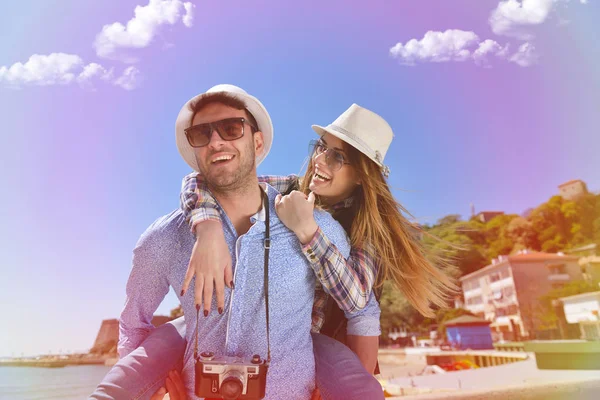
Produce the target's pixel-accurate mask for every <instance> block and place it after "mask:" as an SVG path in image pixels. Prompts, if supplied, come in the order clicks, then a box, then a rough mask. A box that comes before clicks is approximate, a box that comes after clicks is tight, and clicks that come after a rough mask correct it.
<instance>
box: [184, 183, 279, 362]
mask: <svg viewBox="0 0 600 400" xmlns="http://www.w3.org/2000/svg"><path fill="white" fill-rule="evenodd" d="M260 192H261V193H262V199H263V207H264V209H265V239H264V241H263V247H264V250H265V262H264V282H263V286H264V289H265V311H266V317H267V365H269V364H271V341H270V334H269V250H270V249H271V230H270V227H271V221H270V220H269V196H268V195H267V193H266V192H265V191H264V190H263V189H262V188H260ZM199 321H200V309H199V308H198V309H197V310H196V340H195V343H194V359H197V358H198V324H199Z"/></svg>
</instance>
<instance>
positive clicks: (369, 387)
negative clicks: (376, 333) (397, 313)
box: [89, 317, 383, 400]
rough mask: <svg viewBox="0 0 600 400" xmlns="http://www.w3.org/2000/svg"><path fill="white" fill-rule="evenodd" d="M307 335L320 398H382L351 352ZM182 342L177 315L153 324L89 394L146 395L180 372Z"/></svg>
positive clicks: (99, 399) (100, 397) (119, 398)
mask: <svg viewBox="0 0 600 400" xmlns="http://www.w3.org/2000/svg"><path fill="white" fill-rule="evenodd" d="M312 339H313V349H314V353H315V366H316V375H317V376H316V383H317V387H318V388H319V390H320V392H321V396H322V397H323V400H338V399H339V400H364V399H368V400H379V399H383V390H382V388H381V385H380V384H379V382H377V380H376V379H375V378H374V377H373V375H371V374H369V373H368V372H367V370H366V369H365V368H364V367H363V366H362V364H361V362H360V360H359V359H358V357H357V356H356V354H354V352H353V351H352V350H350V349H349V348H348V347H346V346H345V345H343V344H342V343H340V342H338V341H337V340H335V339H332V338H330V337H328V336H325V335H321V334H318V333H317V334H313V335H312ZM185 346H186V342H185V322H184V320H183V317H182V318H178V319H176V320H174V321H171V322H169V323H166V324H164V325H162V326H160V327H158V328H156V329H155V330H154V331H152V333H151V334H150V335H149V336H148V337H147V338H146V340H144V342H142V344H141V345H140V347H138V348H137V349H135V350H134V351H132V352H131V353H130V354H128V355H127V356H126V357H124V358H122V359H121V360H119V362H118V363H117V364H115V366H114V367H113V368H112V369H111V370H110V371H109V372H108V374H106V376H105V377H104V379H103V380H102V382H101V383H100V385H98V387H97V388H96V390H95V391H94V393H93V394H92V395H91V396H90V397H89V398H90V399H95V400H109V399H115V400H125V399H135V400H148V399H150V397H151V396H152V395H153V394H154V392H156V391H157V390H158V389H159V388H160V387H162V386H164V385H165V378H166V377H167V373H168V372H169V371H171V370H172V369H175V368H178V369H179V370H181V368H182V363H183V353H184V351H185ZM307 400H308V399H307Z"/></svg>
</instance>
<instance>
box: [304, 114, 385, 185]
mask: <svg viewBox="0 0 600 400" xmlns="http://www.w3.org/2000/svg"><path fill="white" fill-rule="evenodd" d="M312 128H313V130H314V131H315V132H317V133H318V134H319V136H323V135H324V134H325V133H326V132H327V133H329V134H331V135H333V136H335V137H337V138H338V139H340V140H343V141H344V142H346V143H348V144H349V145H350V146H352V147H354V148H355V149H357V150H358V151H360V152H361V153H363V154H364V155H366V156H367V157H369V158H370V159H371V160H373V162H375V164H377V165H379V166H380V167H381V170H382V173H383V175H385V176H388V175H389V173H390V169H389V168H388V167H387V166H385V165H384V164H383V160H384V158H385V154H386V153H387V151H388V149H389V148H390V144H391V143H392V139H393V138H394V132H392V128H391V127H390V125H389V124H388V123H387V122H386V121H385V119H383V118H382V117H381V116H379V115H377V114H375V113H374V112H373V111H371V110H367V109H366V108H363V107H361V106H359V105H358V104H352V105H351V106H350V108H348V109H347V110H346V111H345V112H344V113H343V114H342V115H340V116H339V117H338V118H337V119H336V120H335V121H333V122H332V123H331V124H329V125H327V126H326V127H322V126H319V125H313V126H312Z"/></svg>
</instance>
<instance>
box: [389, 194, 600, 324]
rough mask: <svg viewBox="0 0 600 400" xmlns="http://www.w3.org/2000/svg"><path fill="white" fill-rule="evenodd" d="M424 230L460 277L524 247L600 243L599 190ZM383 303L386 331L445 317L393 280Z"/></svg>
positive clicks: (444, 221) (553, 249)
mask: <svg viewBox="0 0 600 400" xmlns="http://www.w3.org/2000/svg"><path fill="white" fill-rule="evenodd" d="M423 230H424V231H425V232H426V233H427V234H430V235H431V236H433V237H430V236H429V235H427V234H426V235H423V241H424V243H425V245H426V247H427V249H428V250H429V251H431V252H432V253H433V254H435V255H438V256H443V257H446V258H449V259H451V260H452V261H453V263H454V265H455V266H456V267H457V271H456V272H454V273H453V275H454V276H455V277H457V278H458V277H461V276H464V275H467V274H470V273H471V272H474V271H477V270H478V269H480V268H483V267H485V266H486V265H489V264H491V261H492V259H494V258H497V257H498V256H500V255H510V254H515V253H517V252H518V251H520V250H524V249H529V250H533V251H541V252H547V253H557V252H568V251H569V250H572V249H575V248H577V247H581V246H583V245H586V244H591V243H596V244H597V245H598V247H599V248H600V195H599V194H593V193H587V194H585V195H583V196H581V197H579V198H578V199H576V200H574V201H570V200H565V199H563V198H562V197H561V196H553V197H551V198H550V199H549V200H548V201H547V202H545V203H543V204H540V205H539V206H538V207H536V208H535V209H532V210H528V211H527V212H526V213H524V215H517V214H506V215H499V216H496V217H494V218H492V219H491V220H489V221H487V222H486V223H483V222H481V221H480V220H477V219H476V218H470V219H469V220H466V221H465V220H462V219H461V217H460V215H448V216H446V217H444V218H441V219H440V220H438V221H437V222H436V223H435V224H433V225H424V226H423ZM436 238H437V239H436ZM587 290H590V289H589V288H586V291H587ZM550 296H551V297H554V296H553V295H552V294H551V295H550ZM546 301H549V300H548V299H546ZM380 303H381V317H382V318H381V320H382V321H381V323H382V333H383V334H384V336H385V333H386V332H389V330H390V329H391V328H392V327H398V326H401V325H403V324H405V325H407V326H409V327H411V329H415V327H417V326H418V327H420V328H422V329H423V333H425V332H426V331H427V330H428V327H429V326H430V325H432V324H439V323H441V322H442V320H443V319H446V318H445V317H446V314H447V312H446V311H444V310H440V311H439V312H438V313H437V314H438V315H437V318H436V320H435V321H434V320H428V319H425V318H423V317H421V316H420V315H419V314H418V313H417V312H416V311H415V310H414V309H413V308H412V306H411V305H410V304H409V303H408V302H407V301H406V299H405V298H404V296H403V295H402V293H400V292H398V291H397V290H395V289H394V288H393V287H392V285H390V284H388V283H386V285H385V289H384V293H383V295H382V298H381V301H380Z"/></svg>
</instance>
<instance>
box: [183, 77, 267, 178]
mask: <svg viewBox="0 0 600 400" xmlns="http://www.w3.org/2000/svg"><path fill="white" fill-rule="evenodd" d="M215 93H223V94H227V95H228V96H231V97H235V98H236V99H238V100H241V101H243V102H244V104H245V105H246V110H248V112H249V113H250V114H252V116H253V117H254V119H255V120H256V123H257V124H258V130H259V131H261V132H262V133H263V140H264V146H265V149H264V151H263V153H262V154H261V155H259V156H257V157H256V165H257V166H258V164H260V163H261V162H262V161H263V160H264V159H265V157H266V156H267V154H269V151H270V150H271V145H272V144H273V122H271V117H270V116H269V113H268V112H267V109H266V108H265V106H263V105H262V103H261V102H260V101H258V99H257V98H256V97H254V96H251V95H249V94H248V93H246V91H245V90H244V89H242V88H239V87H237V86H234V85H227V84H222V85H217V86H213V87H211V88H210V89H208V90H207V91H206V93H202V94H199V95H197V96H195V97H193V98H191V99H190V100H188V101H187V102H186V103H185V104H184V106H183V107H182V108H181V111H179V115H178V116H177V121H176V122H175V140H176V142H177V149H178V150H179V154H181V157H183V160H184V161H185V162H186V163H187V164H188V165H189V166H190V167H192V169H193V170H194V171H196V172H200V168H199V166H198V163H197V162H196V157H195V155H194V148H193V147H192V146H190V144H189V142H188V140H187V137H186V136H185V132H184V130H185V129H187V128H189V127H190V126H191V124H192V116H193V111H192V108H191V106H192V104H194V103H196V102H197V101H198V100H200V99H201V98H203V97H206V96H210V95H214V94H215Z"/></svg>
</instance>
